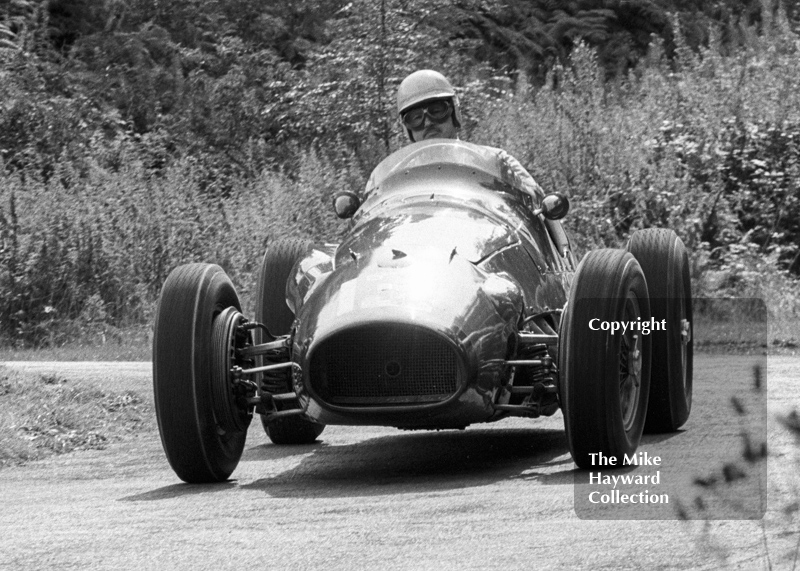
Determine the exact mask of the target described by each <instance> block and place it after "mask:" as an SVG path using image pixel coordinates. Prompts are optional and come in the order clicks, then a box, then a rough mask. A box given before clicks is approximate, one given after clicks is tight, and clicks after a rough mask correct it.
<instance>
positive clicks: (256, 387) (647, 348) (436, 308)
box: [153, 139, 692, 483]
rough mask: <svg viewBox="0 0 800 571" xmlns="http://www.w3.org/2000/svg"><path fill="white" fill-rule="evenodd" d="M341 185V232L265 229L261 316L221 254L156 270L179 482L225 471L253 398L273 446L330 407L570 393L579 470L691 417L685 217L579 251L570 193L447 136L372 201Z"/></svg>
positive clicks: (164, 385) (445, 420)
mask: <svg viewBox="0 0 800 571" xmlns="http://www.w3.org/2000/svg"><path fill="white" fill-rule="evenodd" d="M333 202H334V210H335V212H336V214H337V215H338V216H339V217H340V218H345V219H349V224H350V226H349V229H348V231H347V233H346V235H345V237H344V238H343V240H342V241H341V243H339V244H315V243H312V242H309V241H304V240H299V239H283V240H275V241H273V242H272V243H271V244H269V246H268V248H267V251H266V253H265V255H264V258H263V262H262V264H261V267H260V271H259V277H258V283H257V288H256V300H255V315H253V316H251V317H246V316H245V315H244V313H243V311H242V307H241V303H240V300H239V297H238V295H237V292H236V290H235V288H234V286H233V283H232V282H231V280H230V278H229V277H228V276H227V275H226V273H225V272H224V271H223V269H222V268H220V267H219V266H217V265H214V264H205V263H194V264H187V265H182V266H180V267H178V268H176V269H174V270H173V271H172V272H171V273H170V275H169V276H168V278H167V280H166V282H165V283H164V286H163V289H162V292H161V296H160V298H159V302H158V307H157V312H156V313H157V314H156V320H155V333H154V341H153V383H154V392H155V409H156V415H157V418H158V427H159V432H160V435H161V441H162V444H163V447H164V450H165V452H166V456H167V459H168V461H169V463H170V465H171V467H172V468H173V470H174V471H175V473H176V474H177V475H178V477H179V478H181V479H182V480H184V481H186V482H192V483H199V482H219V481H224V480H226V479H228V478H229V477H230V476H231V474H232V473H233V471H234V469H235V468H236V466H237V464H238V462H239V460H240V458H241V455H242V451H243V448H244V444H245V437H246V435H247V431H248V427H249V425H250V423H251V421H252V419H253V417H254V415H255V414H258V415H259V416H260V420H261V423H262V425H263V428H264V430H265V432H266V434H267V436H268V437H269V439H270V440H271V441H272V442H273V443H275V444H303V443H310V442H314V441H315V440H316V439H317V438H318V437H319V436H320V434H321V433H322V431H323V429H324V428H325V426H326V425H329V424H330V425H381V426H392V427H397V428H401V429H411V430H414V429H420V430H425V429H427V430H430V429H437V430H438V429H463V428H465V427H467V426H468V425H471V424H475V423H484V422H495V421H498V420H501V419H503V418H507V417H513V416H517V417H528V418H532V419H534V418H537V417H540V416H549V415H553V414H555V413H556V412H557V411H559V410H560V411H561V412H562V414H563V418H564V426H565V429H566V435H567V440H568V443H569V450H570V453H571V455H572V458H573V460H574V462H575V464H576V465H577V466H578V467H579V468H588V467H590V466H591V455H592V454H595V453H602V454H604V455H606V456H609V457H612V456H613V457H616V458H621V457H622V456H623V455H628V456H630V455H632V454H633V453H634V452H635V451H636V449H637V447H638V445H639V442H640V439H641V435H642V433H643V431H644V430H648V431H651V432H668V431H674V430H676V429H677V428H679V427H680V426H682V425H683V424H684V423H685V422H686V420H687V419H688V416H689V412H690V409H691V395H692V327H691V324H692V295H691V285H690V278H689V261H688V254H687V250H686V248H685V246H684V244H683V242H682V241H681V240H680V238H678V236H677V235H676V234H675V233H674V232H673V231H671V230H666V229H646V230H639V231H636V232H634V233H633V234H632V236H631V238H630V240H629V241H628V243H627V245H626V247H625V248H624V249H598V250H593V251H590V252H589V253H587V254H586V255H585V256H584V257H583V259H582V260H581V262H580V264H577V265H576V262H575V257H574V253H573V246H572V243H571V241H570V239H569V237H568V235H567V233H566V231H565V230H564V228H563V226H562V225H561V222H560V220H561V219H562V218H563V217H564V216H565V215H566V214H567V212H568V209H569V201H568V200H567V198H566V197H565V196H563V195H561V194H558V193H555V194H548V195H544V193H542V192H541V191H540V190H539V191H538V192H531V191H530V188H526V187H525V184H524V181H522V180H520V178H519V176H518V175H517V174H515V172H514V171H513V170H511V169H509V168H507V166H506V165H505V164H504V163H503V161H501V160H500V159H499V157H498V154H497V153H496V152H491V150H490V149H487V148H486V147H481V146H478V145H473V144H470V143H466V142H462V141H458V140H449V139H448V140H445V139H432V140H428V141H422V142H419V143H414V144H411V145H408V146H407V147H404V148H403V149H401V150H399V151H397V152H395V153H393V154H392V155H390V156H389V157H387V158H386V159H385V160H384V161H383V162H382V163H380V164H379V165H378V167H377V168H376V169H375V171H374V172H373V176H372V178H371V186H370V188H369V189H368V192H367V193H366V195H365V196H364V198H363V200H362V199H361V197H360V196H359V195H357V194H355V193H352V192H341V193H339V194H337V195H336V196H335V197H334V201H333ZM619 464H621V462H619Z"/></svg>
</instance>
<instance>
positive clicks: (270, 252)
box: [256, 239, 325, 444]
mask: <svg viewBox="0 0 800 571" xmlns="http://www.w3.org/2000/svg"><path fill="white" fill-rule="evenodd" d="M311 244H312V242H311V241H309V240H299V239H283V240H277V241H275V242H274V243H273V244H272V245H271V246H270V247H269V248H268V249H267V251H266V253H265V254H264V260H263V261H262V263H261V272H260V273H259V276H258V288H257V290H256V321H259V322H260V323H263V324H264V325H266V326H267V329H269V332H270V333H272V334H273V335H276V336H277V335H286V334H287V333H289V332H290V331H291V328H292V323H293V322H294V313H292V310H291V309H289V306H288V305H287V304H286V283H287V282H288V280H289V278H290V277H291V276H290V273H291V271H292V268H293V267H294V265H295V263H296V262H297V261H298V260H299V259H300V258H302V257H303V255H304V254H305V253H306V252H307V251H308V248H309V247H310V246H311ZM261 339H262V333H261V331H260V330H257V331H256V343H263V341H262V340H261ZM259 384H260V383H259ZM287 390H288V387H287ZM261 424H262V425H263V426H264V432H266V434H267V436H268V437H269V439H270V440H271V441H272V442H273V443H274V444H310V443H312V442H314V441H315V440H316V439H317V437H318V436H319V435H320V434H322V431H323V430H324V429H325V425H324V424H319V423H316V422H312V421H310V420H308V419H306V418H303V417H302V416H289V417H285V418H279V419H277V420H273V421H270V422H267V421H266V416H264V415H262V416H261Z"/></svg>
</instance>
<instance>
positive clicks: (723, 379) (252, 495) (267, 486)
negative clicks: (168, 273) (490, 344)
mask: <svg viewBox="0 0 800 571" xmlns="http://www.w3.org/2000/svg"><path fill="white" fill-rule="evenodd" d="M759 359H761V362H762V364H763V360H765V359H766V358H764V357H760V358H757V357H730V356H708V355H706V356H703V355H699V356H697V357H696V363H695V402H694V409H693V412H692V417H691V418H690V420H689V422H688V423H687V425H686V427H685V430H683V431H681V432H678V433H675V434H670V435H660V436H646V437H645V438H644V440H643V443H642V446H641V448H640V449H641V450H644V451H647V452H648V453H649V454H650V455H651V456H659V457H660V458H661V459H662V467H661V469H662V481H661V482H660V483H659V484H658V485H657V486H655V487H654V489H656V488H658V489H659V490H662V491H666V492H668V493H669V498H670V504H669V506H650V507H651V508H652V511H651V512H649V515H648V513H645V512H636V511H635V510H634V511H633V512H623V515H622V516H621V517H631V516H632V517H642V514H643V513H644V515H645V517H659V518H661V519H657V520H649V519H644V520H642V519H638V520H637V519H602V518H603V517H608V514H609V513H613V512H608V511H604V507H603V506H599V507H597V506H588V508H590V509H588V511H587V510H586V509H584V508H586V507H587V505H588V504H587V502H586V498H585V497H584V496H585V494H583V492H581V491H580V490H581V488H580V487H579V488H578V489H579V492H577V493H576V491H575V490H576V487H575V483H574V482H575V474H576V472H575V470H574V465H573V464H572V461H571V459H570V456H569V450H568V447H567V442H566V439H565V437H564V433H563V420H562V417H561V415H560V413H557V414H556V415H555V416H554V417H551V418H545V419H538V420H526V419H514V420H505V421H501V422H499V423H496V424H492V425H477V426H472V427H469V428H468V429H466V430H464V431H442V432H411V433H409V432H400V431H398V430H395V429H391V428H372V427H361V428H354V427H330V426H329V427H327V428H326V430H325V432H323V434H322V436H321V437H320V440H319V442H317V443H316V444H313V445H309V446H296V447H278V446H274V445H272V444H269V443H268V441H267V439H266V437H265V436H264V435H263V433H262V431H261V425H260V423H258V422H254V423H253V425H251V429H250V433H249V435H248V443H247V445H246V447H245V454H244V457H243V459H242V462H241V463H240V465H239V467H238V468H237V469H236V471H235V472H234V474H233V478H235V479H234V480H232V481H230V482H227V483H224V484H217V485H203V486H200V485H187V484H183V483H181V482H180V481H179V480H178V479H177V478H176V476H175V475H174V473H173V472H172V471H171V469H170V468H169V465H168V464H167V461H166V459H165V456H164V454H163V451H162V449H161V444H160V442H159V437H158V434H157V431H156V430H155V428H154V427H153V426H154V423H151V425H150V428H149V429H147V430H145V431H144V432H142V433H140V434H132V435H131V436H130V437H129V438H125V439H123V440H122V441H120V442H114V443H112V444H111V445H110V446H109V447H108V448H107V449H105V450H99V451H98V450H95V451H83V452H75V453H71V454H66V455H61V456H58V457H51V458H48V459H46V460H41V461H37V462H32V463H29V464H27V465H23V466H18V467H12V468H6V469H3V470H0V499H2V501H0V510H2V511H1V512H0V569H31V570H33V569H37V570H38V569H88V568H98V569H193V570H202V569H229V568H244V567H247V568H251V569H255V568H260V569H303V570H306V569H326V570H328V569H347V570H350V569H370V570H373V569H380V570H381V571H388V570H394V569H414V570H416V569H432V570H433V569H435V570H441V569H458V570H466V569H480V570H486V569H536V568H540V569H672V568H675V569H687V568H693V569H717V568H731V569H737V568H740V569H748V570H750V569H767V568H770V567H771V568H773V569H792V568H793V565H797V568H798V569H800V562H796V563H795V559H794V558H795V556H796V555H795V554H796V552H797V544H798V518H797V515H798V514H797V512H796V511H794V512H793V511H792V510H793V507H792V506H793V505H794V506H795V507H796V504H797V501H798V499H800V498H799V497H798V491H797V489H798V478H797V473H798V467H799V466H800V464H799V463H798V462H800V458H798V446H797V443H796V442H795V441H794V440H793V438H792V436H791V435H790V434H789V433H788V432H787V431H786V430H785V429H784V428H783V427H782V426H780V425H779V423H778V422H777V421H776V420H775V416H776V415H777V414H785V413H786V412H788V411H789V410H790V409H791V408H793V407H794V406H796V405H798V404H800V392H799V391H798V390H797V387H798V381H797V380H796V379H798V378H800V358H796V357H770V358H769V362H768V366H767V370H768V374H767V386H768V400H766V401H765V400H764V399H763V398H762V400H761V401H760V404H759V398H761V397H759V396H758V395H756V394H755V393H754V392H753V391H752V388H751V387H752V385H751V381H750V378H751V370H752V366H753V363H754V362H755V361H757V360H759ZM7 365H8V366H12V367H17V368H21V369H27V370H30V371H33V372H39V373H58V374H59V375H61V376H63V377H67V378H74V379H81V380H85V381H88V382H91V383H96V384H98V385H100V386H105V387H107V388H108V390H111V391H122V390H134V391H136V392H137V393H140V394H142V395H144V396H145V397H146V398H148V399H149V400H150V401H151V402H152V390H151V373H150V364H149V363H41V362H37V363H22V362H19V363H7ZM731 396H737V397H738V398H739V399H740V400H741V402H743V403H745V404H746V406H747V407H748V414H747V415H745V416H744V417H740V416H737V415H736V414H735V413H734V412H733V410H732V408H731V406H730V397H731ZM743 423H745V424H743ZM742 430H747V431H749V433H750V434H752V438H753V439H754V440H756V439H758V438H762V437H763V438H766V439H767V440H768V443H769V449H770V458H769V476H768V478H767V477H766V475H767V472H766V470H761V467H760V465H759V464H753V465H751V466H748V465H746V462H744V463H743V461H742V460H741V449H742V446H741V442H742V441H741V434H740V432H741V431H742ZM726 462H727V463H731V462H733V463H737V465H742V466H743V467H744V469H745V470H746V471H747V473H748V477H747V478H743V479H740V480H738V481H737V482H735V484H731V487H722V488H720V487H717V488H713V487H712V489H710V490H704V489H701V488H699V487H698V486H696V485H693V484H692V480H694V479H695V478H696V477H707V476H708V475H709V474H715V473H721V471H720V469H721V467H722V466H723V465H724V464H725V463H726ZM762 476H763V477H762ZM734 486H735V487H734ZM651 487H652V486H651ZM720 490H722V492H723V493H722V494H721V495H720V493H719V492H720ZM725 494H728V497H725ZM698 495H699V496H701V498H702V499H704V500H705V502H706V503H705V505H707V506H708V505H711V504H715V501H716V504H715V505H716V508H714V509H718V510H721V511H717V512H714V513H716V514H717V515H719V514H722V516H724V518H725V519H721V520H713V521H710V522H705V521H702V520H689V521H681V520H679V519H678V518H677V516H676V514H677V512H676V507H677V506H678V505H679V504H680V505H683V506H684V507H685V508H686V513H687V515H688V516H689V517H690V518H692V517H699V515H701V514H702V511H701V510H700V508H699V507H698V505H699V504H698V503H697V500H696V497H697V496H698ZM739 500H742V502H739ZM744 500H747V501H744ZM576 506H577V507H578V510H577V512H581V511H583V513H577V512H576ZM581 506H583V507H581ZM753 506H755V510H756V512H758V510H759V506H760V509H761V513H757V514H756V516H755V517H758V519H750V520H748V519H740V518H742V517H753V516H752V513H750V512H748V510H752V509H754V508H753ZM709 509H710V508H709ZM592 510H594V511H592ZM737 510H739V511H740V512H741V513H737ZM709 513H711V512H709ZM748 513H750V516H748ZM626 514H627V515H626ZM762 515H763V517H761V516H762Z"/></svg>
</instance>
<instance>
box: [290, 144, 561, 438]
mask: <svg viewBox="0 0 800 571" xmlns="http://www.w3.org/2000/svg"><path fill="white" fill-rule="evenodd" d="M543 198H544V196H543V195H537V194H535V193H533V192H531V191H530V190H528V189H526V188H525V184H524V182H523V181H521V180H520V179H519V177H518V176H517V175H516V174H515V173H514V172H513V170H511V169H509V168H508V165H507V164H506V163H505V162H504V161H503V160H502V158H501V156H500V155H499V154H498V153H497V152H496V151H495V150H494V149H490V148H487V147H481V146H478V145H473V144H469V143H465V142H461V141H455V140H443V139H434V140H429V141H424V142H420V143H416V144H412V145H409V146H407V147H405V148H404V149H402V150H400V151H398V152H396V153H394V154H393V155H391V156H390V157H388V158H387V159H386V160H384V161H383V162H382V163H381V164H380V165H379V166H378V167H377V168H376V169H375V172H374V173H373V177H372V179H371V184H370V187H369V188H368V189H367V196H366V199H365V200H364V202H363V204H361V206H360V209H359V210H358V212H357V213H356V215H355V216H354V218H353V222H352V224H353V225H352V228H351V229H350V231H349V232H348V234H347V236H346V238H345V239H344V240H343V241H342V243H341V244H339V245H336V246H334V245H329V246H323V247H315V248H314V249H313V250H312V251H310V252H309V253H308V255H307V256H306V257H305V258H303V259H301V260H300V261H299V262H298V264H297V266H296V269H295V272H294V275H293V277H292V279H290V280H289V283H288V286H287V302H288V303H289V306H290V307H291V308H292V310H293V311H294V314H295V316H296V320H295V324H294V335H293V350H292V360H293V362H294V364H295V366H294V371H293V384H294V390H295V391H296V393H297V397H298V402H299V404H300V407H301V408H302V409H303V410H304V411H305V414H306V415H307V417H309V418H310V419H313V420H314V421H316V422H319V423H323V424H377V425H388V426H396V427H400V428H460V427H464V426H466V425H469V424H471V423H475V422H486V421H494V420H498V419H500V418H502V417H504V416H507V415H509V414H521V415H525V416H538V414H540V413H542V412H545V413H552V412H555V410H556V408H557V406H555V407H554V406H550V407H549V408H548V409H547V410H546V411H545V410H543V409H542V407H541V406H540V407H538V408H537V407H532V406H525V405H523V404H522V402H521V401H522V400H525V399H524V398H517V399H516V401H517V402H516V403H514V401H515V399H514V396H513V395H514V392H515V389H514V387H515V369H517V368H518V367H515V366H514V365H512V364H510V361H509V360H510V359H511V358H512V357H514V356H515V355H518V354H519V349H520V346H521V344H525V343H527V344H528V345H536V346H539V347H540V348H541V349H543V350H542V351H540V352H539V355H538V357H540V358H538V359H535V360H533V361H531V362H533V363H534V364H533V366H534V367H536V368H538V369H539V370H540V373H541V376H542V377H547V378H550V380H551V383H550V384H551V385H552V383H553V382H554V380H555V379H554V378H552V375H551V373H552V372H554V371H553V365H552V362H553V359H555V358H556V355H555V354H554V351H555V347H554V344H555V341H556V335H555V333H556V331H557V329H558V322H559V318H560V314H561V311H562V309H563V307H564V305H565V303H566V301H567V295H568V291H569V286H570V282H571V279H572V274H573V272H574V270H575V261H574V258H573V255H572V251H571V248H570V244H569V241H568V239H567V238H566V234H565V233H564V230H563V229H562V228H561V225H560V223H559V222H558V221H555V220H548V219H546V218H545V217H544V216H543V215H542V214H541V213H538V214H537V213H535V208H536V207H537V206H538V204H535V202H537V200H538V201H541V199H543ZM537 335H538V337H536V336H537ZM547 346H549V347H550V350H549V352H548V351H545V350H544V348H545V347H547ZM541 357H544V360H542V359H541ZM548 357H549V358H548ZM526 365H527V366H528V367H530V366H531V364H530V363H526ZM534 376H535V375H534ZM520 377H521V375H517V378H518V379H519V378H520ZM530 377H531V375H527V376H526V379H527V381H526V382H525V383H524V385H525V388H523V389H522V391H521V392H520V390H519V387H518V388H517V390H516V392H517V393H520V394H522V395H523V396H530V394H528V393H530V392H531V391H532V390H533V384H534V383H532V382H530ZM517 384H519V383H517ZM540 390H541V389H540ZM550 392H553V389H552V387H551V388H550ZM528 401H530V399H528ZM539 404H541V403H539Z"/></svg>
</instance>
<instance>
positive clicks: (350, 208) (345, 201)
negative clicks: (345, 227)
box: [333, 191, 361, 218]
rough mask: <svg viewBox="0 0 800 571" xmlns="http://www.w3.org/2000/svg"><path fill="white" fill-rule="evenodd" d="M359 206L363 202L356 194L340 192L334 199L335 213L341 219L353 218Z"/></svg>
mask: <svg viewBox="0 0 800 571" xmlns="http://www.w3.org/2000/svg"><path fill="white" fill-rule="evenodd" d="M359 206H361V200H359V198H358V196H357V195H356V193H354V192H350V191H345V192H339V193H337V194H335V195H334V197H333V211H334V212H336V216H338V217H339V218H352V217H353V214H355V213H356V210H358V207H359Z"/></svg>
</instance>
